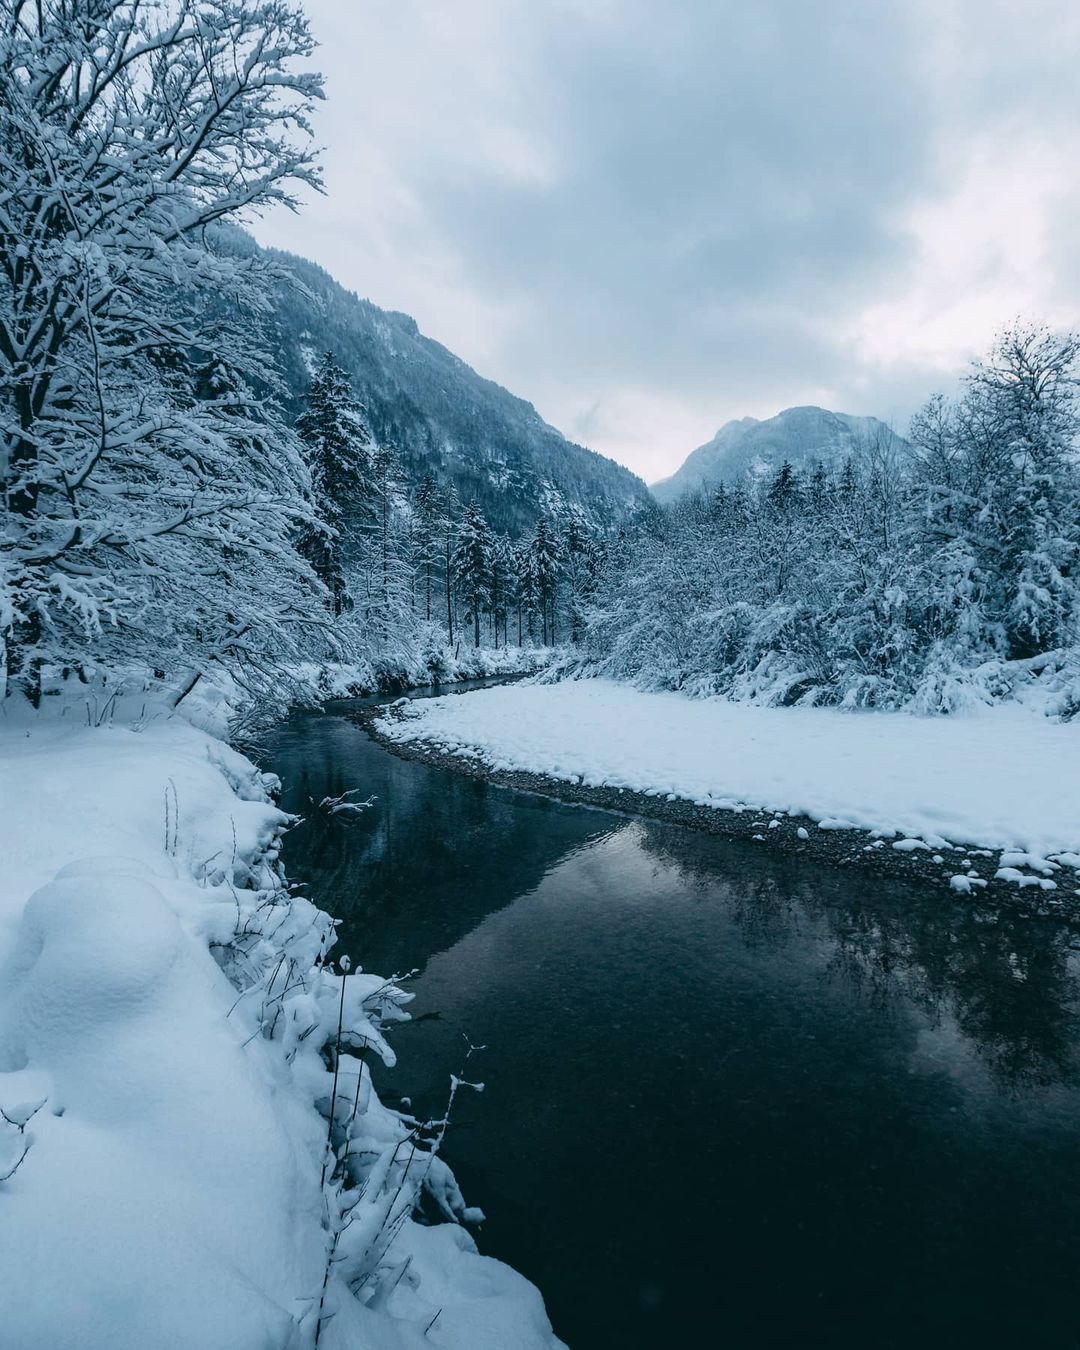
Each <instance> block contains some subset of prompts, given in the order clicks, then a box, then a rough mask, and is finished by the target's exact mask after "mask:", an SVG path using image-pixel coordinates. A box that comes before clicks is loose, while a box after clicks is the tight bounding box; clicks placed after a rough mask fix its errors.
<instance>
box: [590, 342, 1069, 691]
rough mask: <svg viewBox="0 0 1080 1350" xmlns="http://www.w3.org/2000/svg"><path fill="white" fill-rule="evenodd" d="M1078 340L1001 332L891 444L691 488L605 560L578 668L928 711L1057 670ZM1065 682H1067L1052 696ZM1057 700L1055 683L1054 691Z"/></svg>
mask: <svg viewBox="0 0 1080 1350" xmlns="http://www.w3.org/2000/svg"><path fill="white" fill-rule="evenodd" d="M1078 357H1080V340H1078V339H1077V337H1075V336H1074V335H1071V334H1067V333H1066V334H1060V333H1054V332H1050V331H1048V330H1046V329H1043V328H1040V327H1037V326H1031V325H1023V324H1018V325H1016V326H1014V327H1012V328H1010V329H1008V330H1007V331H1006V332H1004V333H1003V334H1002V335H1001V336H1000V337H999V339H998V341H997V342H996V344H995V346H994V348H993V350H992V352H991V354H990V355H989V357H988V358H987V359H986V360H984V361H982V362H979V363H978V364H977V365H975V367H974V368H973V369H972V371H971V373H970V375H969V377H968V378H967V379H966V381H965V383H964V386H963V388H962V390H961V393H960V395H959V397H958V398H956V399H955V400H952V401H949V400H946V399H945V398H943V397H939V398H935V399H933V400H932V401H931V402H930V403H929V404H928V405H927V406H926V407H925V408H924V409H923V410H922V411H921V412H920V413H919V415H918V416H917V417H916V418H915V419H914V421H913V424H912V427H911V431H910V436H909V442H908V447H907V448H905V443H904V442H902V441H900V440H899V439H898V438H896V437H893V436H887V437H886V436H881V437H879V438H876V439H871V440H869V441H867V442H866V443H865V444H864V445H863V446H862V447H861V448H860V451H859V453H858V454H857V455H856V456H853V457H852V458H850V459H849V460H847V461H846V462H845V463H843V464H841V465H839V466H837V465H832V466H828V465H825V464H817V465H815V466H811V467H810V468H809V469H804V470H803V471H802V472H798V471H796V469H795V468H794V467H793V466H792V465H791V464H790V463H785V464H783V465H781V466H780V468H779V469H778V470H776V471H775V472H774V473H773V474H772V475H770V476H768V477H766V478H764V479H763V480H748V481H746V482H743V483H739V484H735V485H732V486H721V487H718V488H717V489H716V490H715V491H712V492H703V493H698V494H696V495H693V496H691V497H689V498H687V499H684V500H683V501H682V502H680V503H678V504H677V505H676V506H674V507H673V508H671V509H669V510H668V511H666V512H664V513H663V514H662V515H661V517H660V518H659V521H658V522H657V523H655V524H651V525H648V526H646V527H643V528H641V529H639V530H637V531H636V532H633V533H632V534H631V535H630V536H628V537H626V538H625V539H624V540H623V541H622V543H621V545H620V547H619V548H618V550H616V551H615V552H613V553H612V555H611V556H610V557H609V558H608V560H607V565H606V566H605V568H604V569H603V571H602V573H601V576H600V578H599V580H598V583H597V586H596V591H595V599H594V602H593V603H592V605H591V606H590V609H589V613H588V623H587V628H586V633H585V650H584V655H583V656H582V658H581V661H580V663H579V664H581V665H583V666H584V667H585V668H587V669H590V670H593V671H602V672H606V673H608V674H612V675H615V676H618V677H622V678H630V679H633V680H635V681H638V682H639V683H643V684H646V685H651V686H654V687H661V688H676V689H686V690H688V691H690V692H695V693H726V694H732V695H735V696H737V697H750V698H755V699H762V700H766V701H773V702H780V703H797V702H823V703H839V704H843V705H845V706H854V707H899V706H910V707H914V708H917V709H921V710H925V711H936V712H949V711H955V710H958V709H959V708H961V707H964V706H965V705H967V704H969V703H971V702H984V701H993V700H995V699H997V698H1000V697H1004V696H1007V695H1008V694H1010V693H1012V692H1015V691H1016V689H1017V688H1018V687H1019V686H1020V685H1021V684H1025V683H1030V682H1031V681H1033V680H1035V679H1038V680H1040V681H1041V682H1042V686H1043V687H1044V688H1046V689H1047V690H1048V691H1050V692H1051V693H1052V694H1053V696H1054V697H1055V698H1056V699H1057V702H1056V704H1055V705H1054V706H1057V707H1059V708H1060V709H1062V710H1065V711H1068V710H1070V709H1071V708H1072V707H1073V705H1074V703H1075V702H1076V698H1077V692H1076V691H1080V670H1078V668H1077V665H1078V663H1077V653H1078V642H1080V637H1078V616H1080V585H1078V571H1077V561H1078V551H1080V470H1078V460H1077V438H1078V433H1080V418H1078V410H1077V387H1078V379H1080V369H1078V366H1080V362H1078ZM1070 690H1071V691H1073V692H1071V693H1070V692H1069V691H1070ZM1054 691H1056V692H1054Z"/></svg>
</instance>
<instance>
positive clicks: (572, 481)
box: [272, 252, 652, 535]
mask: <svg viewBox="0 0 1080 1350" xmlns="http://www.w3.org/2000/svg"><path fill="white" fill-rule="evenodd" d="M272 256H274V257H275V258H276V259H277V260H278V261H279V262H284V263H286V264H287V265H288V266H289V268H290V269H291V270H292V272H293V273H294V274H295V275H296V277H297V278H298V279H299V281H300V282H301V283H302V286H303V287H304V290H303V291H301V290H297V289H296V288H285V287H282V288H281V290H280V291H279V294H278V299H277V304H276V328H277V342H278V346H279V350H278V353H277V355H278V359H279V362H280V364H281V366H282V368H283V370H284V373H285V376H286V379H287V381H288V386H289V391H290V394H291V395H292V402H293V407H292V408H291V411H292V412H294V413H296V412H298V411H299V410H300V407H301V402H302V399H303V396H304V393H305V391H306V389H307V386H308V383H309V380H310V377H311V369H312V361H313V360H314V359H317V357H318V356H319V355H321V354H322V353H323V352H325V351H327V350H329V351H332V352H333V353H334V356H335V358H336V359H337V361H338V363H339V364H340V365H341V366H343V367H344V369H345V370H346V372H347V373H348V375H349V376H350V378H351V380H352V382H353V386H354V389H355V391H356V393H357V394H358V396H359V397H360V398H361V400H362V401H363V402H364V404H365V406H366V408H367V411H368V415H369V418H370V421H371V425H372V430H373V431H374V432H375V435H376V437H377V438H378V439H379V440H380V441H383V442H384V443H388V444H391V445H393V446H394V447H395V449H396V450H397V451H398V453H399V455H400V457H401V460H402V464H403V467H404V469H405V471H406V474H407V476H408V477H409V478H410V479H412V480H413V481H414V482H415V481H417V480H419V478H420V477H422V475H423V474H425V473H426V472H428V471H430V472H432V473H434V474H435V476H436V478H437V479H439V480H440V482H442V483H444V484H448V483H452V484H453V485H454V487H456V488H457V490H458V492H459V494H460V495H461V498H462V500H463V501H465V502H469V501H476V502H478V503H479V505H480V506H481V508H482V509H483V511H484V514H485V516H486V517H487V518H488V520H489V521H490V522H491V524H493V525H494V526H495V527H496V528H498V529H500V530H505V531H508V532H509V533H511V534H514V535H517V534H520V533H523V532H525V531H527V530H529V529H531V527H532V526H533V524H534V523H535V521H536V518H537V516H538V515H539V514H540V512H541V511H546V512H548V513H555V514H557V513H558V512H559V510H560V509H561V508H565V507H568V506H577V507H580V508H581V510H582V511H583V512H584V514H585V516H586V518H587V519H589V520H590V521H592V522H593V523H594V524H596V525H598V526H608V525H613V524H616V523H620V522H622V521H625V520H627V519H628V518H630V517H631V516H633V515H636V514H637V513H639V512H641V511H642V510H649V509H651V507H652V499H651V497H650V495H649V490H648V488H647V487H646V486H645V484H644V482H642V480H641V479H640V478H638V477H636V475H634V474H632V473H631V472H630V470H629V469H626V468H624V467H623V466H622V465H621V464H616V462H615V461H614V460H612V459H607V458H606V457H604V456H603V455H599V454H597V453H596V452H595V451H593V450H587V449H586V448H585V447H584V446H581V445H576V444H574V442H572V441H568V440H567V439H566V437H565V436H563V435H562V433H561V432H559V431H557V430H556V429H555V428H554V427H552V426H549V425H548V423H547V422H545V421H544V419H543V418H542V417H541V416H540V414H539V413H538V412H537V411H536V409H535V408H534V407H533V406H532V404H531V403H526V402H525V401H524V400H523V399H520V398H517V397H515V396H514V395H513V394H511V393H509V392H508V391H507V390H505V389H503V388H502V387H501V386H500V385H497V384H495V383H493V382H492V381H491V380H486V379H484V378H483V377H482V376H480V375H478V374H477V373H476V371H474V370H473V369H472V368H471V367H470V366H468V365H466V364H465V362H464V361H462V360H460V359H459V358H458V357H456V356H455V355H454V354H453V353H452V352H450V351H448V350H447V349H446V348H445V347H443V346H441V345H440V344H439V343H438V342H435V341H433V340H432V339H431V338H428V337H425V336H424V335H423V333H421V332H420V330H419V329H418V328H417V326H416V321H415V320H414V319H411V318H410V317H409V316H408V315H407V314H397V313H393V312H391V311H388V310H383V309H380V308H379V307H378V306H377V305H373V304H372V303H371V302H370V301H368V300H362V299H360V298H359V297H358V296H356V295H354V294H353V293H352V292H351V291H347V290H346V289H345V288H344V287H343V286H340V285H338V283H337V282H336V281H334V279H333V278H332V277H331V276H330V275H329V274H328V273H327V272H325V271H323V269H322V268H321V267H318V266H316V265H315V264H314V263H312V262H308V261H307V260H306V259H304V258H296V257H293V256H291V255H288V254H282V253H273V252H272ZM305 292H306V293H305Z"/></svg>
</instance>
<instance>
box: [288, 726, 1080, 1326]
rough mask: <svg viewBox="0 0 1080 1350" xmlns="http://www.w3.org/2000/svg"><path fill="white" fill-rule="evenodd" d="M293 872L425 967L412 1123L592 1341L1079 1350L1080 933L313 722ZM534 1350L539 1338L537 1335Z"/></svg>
mask: <svg viewBox="0 0 1080 1350" xmlns="http://www.w3.org/2000/svg"><path fill="white" fill-rule="evenodd" d="M267 767H269V768H272V769H273V770H274V771H275V772H277V773H279V774H280V775H281V776H282V777H283V778H284V779H285V783H286V790H285V795H284V801H283V804H284V806H285V807H286V809H288V810H293V811H298V812H301V813H303V812H306V811H308V810H309V807H310V800H311V799H315V800H316V801H317V800H319V799H320V798H322V797H324V796H327V795H336V794H338V793H340V792H342V791H344V790H345V789H347V788H353V787H358V788H360V789H361V790H362V794H363V795H364V796H367V795H369V794H374V795H375V797H376V801H375V803H374V805H373V806H372V807H371V808H370V810H368V811H367V812H366V813H364V814H363V815H362V816H359V817H351V818H347V819H343V818H341V817H336V818H334V819H333V820H329V821H328V820H327V819H326V818H325V817H320V816H313V817H312V818H311V819H310V820H309V822H308V823H307V824H305V825H303V826H301V827H300V828H298V829H297V830H295V831H294V832H293V833H292V834H290V835H289V837H288V841H287V847H286V863H287V866H288V868H289V872H290V876H291V877H292V879H293V880H294V881H300V880H303V881H306V882H309V883H310V888H311V891H310V893H311V894H312V896H313V897H314V898H315V899H317V900H318V901H319V902H320V903H321V904H322V905H323V906H324V907H325V908H327V909H329V910H330V911H331V912H332V913H334V914H335V915H337V916H338V917H340V918H341V919H342V920H343V921H344V922H343V924H342V928H341V944H340V948H339V950H343V951H347V952H350V953H351V954H352V955H353V957H354V958H355V959H356V960H359V961H360V962H362V964H363V965H364V966H365V967H366V968H367V969H370V970H375V971H379V972H380V973H386V974H390V973H393V972H395V971H407V970H411V969H413V968H417V969H418V970H419V974H418V976H417V977H416V978H415V979H414V980H413V981H412V984H411V987H412V988H413V989H414V990H415V993H416V996H417V997H416V1003H415V1004H414V1012H415V1013H416V1014H435V1016H424V1017H422V1018H420V1020H417V1021H416V1022H415V1023H413V1024H409V1025H405V1026H403V1027H401V1028H400V1029H398V1030H396V1031H395V1032H394V1037H393V1038H394V1042H395V1045H396V1047H397V1050H398V1055H399V1060H400V1063H399V1067H398V1068H397V1069H396V1070H395V1071H394V1072H393V1073H392V1074H390V1075H387V1076H386V1077H385V1078H384V1079H383V1081H382V1091H383V1093H384V1096H385V1097H386V1099H387V1100H388V1101H389V1102H390V1104H394V1102H395V1101H396V1098H397V1097H398V1096H401V1095H408V1096H410V1097H411V1098H412V1101H413V1107H414V1109H415V1110H417V1111H420V1112H424V1113H429V1112H430V1113H439V1112H440V1111H441V1106H442V1103H443V1101H444V1100H445V1093H446V1087H447V1080H448V1076H449V1074H450V1073H451V1072H453V1071H459V1070H460V1069H461V1067H462V1061H463V1055H464V1047H465V1038H466V1037H468V1038H469V1039H471V1040H472V1041H473V1042H476V1043H479V1044H484V1045H485V1046H486V1049H485V1050H484V1051H483V1052H482V1053H481V1054H479V1055H478V1056H476V1057H475V1058H474V1059H473V1061H472V1062H471V1063H470V1065H469V1076H470V1077H476V1078H482V1079H483V1080H484V1081H485V1083H486V1091H485V1092H484V1093H483V1094H482V1095H473V1094H465V1095H463V1096H462V1097H459V1107H458V1109H457V1111H456V1124H455V1126H454V1128H453V1130H452V1132H451V1134H450V1136H449V1139H448V1144H447V1149H446V1156H447V1158H448V1160H449V1161H450V1163H451V1164H452V1165H453V1166H454V1168H455V1170H456V1172H457V1174H458V1178H459V1180H460V1181H461V1183H462V1186H463V1188H464V1190H465V1193H466V1197H467V1199H468V1200H469V1202H470V1203H471V1204H474V1205H480V1206H482V1207H483V1208H484V1209H485V1210H486V1211H487V1213H488V1216H489V1219H488V1222H487V1223H486V1224H485V1225H484V1226H483V1229H482V1230H481V1232H480V1234H479V1241H480V1245H481V1248H482V1250H483V1251H485V1252H487V1253H489V1254H491V1255H494V1256H499V1257H501V1258H503V1259H504V1260H506V1261H509V1262H510V1263H511V1264H512V1265H514V1266H516V1267H517V1268H518V1269H519V1270H521V1271H522V1272H524V1273H525V1274H526V1275H527V1276H528V1277H529V1278H530V1279H532V1280H534V1281H535V1282H536V1283H537V1284H538V1285H539V1286H540V1288H541V1290H542V1291H543V1293H544V1296H545V1299H546V1301H547V1306H548V1311H549V1313H550V1315H551V1318H552V1321H553V1322H554V1324H555V1328H556V1330H557V1331H558V1332H559V1334H560V1335H561V1336H562V1337H563V1338H564V1339H565V1340H566V1341H567V1342H568V1343H569V1345H570V1346H571V1347H573V1350H609V1347H610V1350H637V1348H638V1347H641V1350H644V1348H645V1347H649V1350H666V1348H667V1347H701V1346H710V1347H711V1346H731V1347H766V1346H768V1347H772V1346H784V1347H800V1350H801V1348H803V1347H817V1346H822V1347H830V1348H831V1350H840V1348H843V1350H846V1348H847V1347H851V1348H852V1350H855V1347H858V1348H859V1350H868V1347H879V1346H880V1347H886V1346H890V1347H891V1346H895V1347H905V1350H906V1348H907V1347H939V1346H940V1347H946V1346H948V1347H967V1346H973V1347H981V1348H985V1347H997V1346H1024V1347H1028V1348H1030V1347H1055V1350H1062V1348H1064V1347H1073V1346H1080V1303H1078V1300H1077V1287H1078V1286H1077V1280H1078V1274H1080V1167H1078V1164H1080V1092H1078V1083H1080V1075H1078V1058H1080V1057H1078V1054H1077V1048H1078V1030H1080V1028H1078V1006H1077V993H1078V974H1080V966H1078V948H1080V939H1078V938H1077V937H1076V936H1075V935H1074V934H1072V933H1071V932H1070V931H1069V930H1068V929H1067V928H1065V927H1062V926H1058V925H1056V924H1053V923H1048V922H1043V921H1039V920H1033V919H1026V918H1023V917H1022V916H1021V915H1020V914H1019V913H1018V912H1017V911H1016V910H1008V909H998V908H995V907H994V906H990V905H984V906H983V907H981V908H978V907H975V906H973V905H972V904H970V903H967V902H964V901H962V900H958V899H956V898H954V897H952V896H951V895H950V894H948V893H946V892H944V891H941V892H933V893H931V892H922V891H917V890H911V889H909V888H907V887H905V886H902V885H898V884H891V883H888V882H884V881H879V880H874V879H871V878H865V877H857V876H853V875H847V874H844V873H843V872H840V871H835V870H829V869H824V868H815V867H812V866H807V865H805V864H797V863H795V862H794V861H789V860H786V859H783V858H779V857H774V856H770V855H768V854H766V853H765V852H764V850H762V849H761V846H760V845H756V846H755V845H746V844H739V843H732V842H728V841H724V840H719V839H712V838H707V837H703V836H699V835H695V834H692V833H689V832H685V831H682V830H679V829H678V828H675V827H668V826H664V825H659V824H653V823H642V822H640V821H634V820H629V819H624V818H621V817H619V816H615V815H610V814H607V813H604V812H599V811H595V810H588V809H585V808H580V807H570V806H562V805H559V804H557V803H554V802H550V801H546V800H543V799H540V798H536V797H530V796H527V795H524V794H520V793H515V792H510V791H507V790H505V789H501V788H493V787H489V786H487V785H485V784H483V783H480V782H477V781H475V780H473V779H470V778H466V777H462V776H459V775H456V774H452V773H447V772H444V771H440V770H434V769H430V768H427V767H426V766H423V765H419V764H415V763H409V762H406V761H403V760H401V759H398V758H396V757H394V756H392V755H390V754H389V753H387V752H386V751H384V750H382V749H381V748H380V747H378V746H377V745H375V744H374V742H372V741H371V740H370V739H369V738H368V736H367V735H366V734H365V732H364V731H363V730H362V729H361V728H360V727H358V726H357V725H356V724H355V722H353V721H351V720H350V717H349V705H344V704H343V705H337V707H336V709H335V711H334V712H332V713H327V714H314V713H300V714H297V715H295V716H294V717H293V718H292V719H291V720H290V721H289V722H288V723H287V724H286V725H285V726H283V727H282V728H280V729H279V731H278V732H277V733H276V735H275V737H274V741H273V744H272V745H271V747H270V753H269V756H268V760H267ZM507 1350H513V1347H507Z"/></svg>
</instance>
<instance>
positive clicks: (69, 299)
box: [0, 0, 321, 697]
mask: <svg viewBox="0 0 1080 1350" xmlns="http://www.w3.org/2000/svg"><path fill="white" fill-rule="evenodd" d="M311 50H312V41H311V37H310V35H309V32H308V27H307V23H306V20H305V19H304V17H303V15H302V14H301V13H300V11H299V10H298V9H297V8H295V7H294V6H292V5H290V4H288V3H283V2H282V0H267V2H266V3H258V0H254V2H252V3H244V2H242V0H162V3H159V4H155V5H141V4H138V3H133V2H132V0H127V2H125V0H63V2H62V3H61V0H40V3H36V4H24V3H18V2H16V3H9V4H8V5H7V7H6V16H5V18H4V20H3V22H2V24H0V493H2V494H3V498H4V502H5V507H6V511H5V517H4V521H3V527H2V533H0V633H2V635H3V655H4V673H5V676H6V678H7V681H8V686H9V687H12V686H14V685H18V686H21V687H22V688H23V689H25V690H26V691H27V692H28V693H29V694H30V695H31V697H36V695H37V691H38V689H39V681H40V670H41V666H42V664H43V663H49V662H57V663H60V664H77V663H80V662H86V661H93V660H99V659H119V660H131V659H134V660H139V659H143V658H151V657H152V659H153V663H154V664H157V665H170V666H173V667H180V666H187V667H189V668H190V669H192V670H193V671H194V672H195V673H196V674H197V673H198V672H199V671H200V670H202V669H204V668H206V666H207V663H208V662H210V661H228V662H229V663H230V664H231V665H232V666H233V668H234V669H236V670H246V671H247V672H248V674H249V675H250V674H252V672H253V670H254V668H255V667H256V666H258V665H259V663H260V662H261V661H262V659H263V658H264V657H266V656H267V655H272V654H273V653H275V652H280V653H282V654H288V653H289V652H290V651H292V652H294V653H295V651H296V650H297V642H298V638H297V634H298V633H299V632H300V631H301V629H302V625H303V623H304V622H306V621H307V616H308V615H309V613H310V611H311V608H312V605H311V598H312V596H313V594H314V588H315V587H316V586H317V583H316V582H315V580H314V578H313V577H312V575H311V573H310V571H309V569H308V568H307V567H306V565H305V564H304V563H303V562H302V561H301V559H300V558H299V556H298V554H297V553H296V550H295V548H294V547H293V540H294V539H295V537H296V534H297V532H298V530H299V529H300V528H301V527H302V526H303V524H304V522H305V521H306V520H309V519H310V516H311V514H312V513H311V511H310V508H309V507H308V505H307V501H308V500H309V483H308V476H307V473H306V470H305V466H304V462H303V458H302V456H301V454H300V453H299V449H298V446H297V444H296V442H295V439H294V438H293V437H292V436H291V435H290V433H289V432H288V431H287V429H286V428H285V427H284V426H283V425H282V423H281V420H280V419H279V418H278V417H277V415H276V414H275V412H274V410H273V408H272V407H271V406H270V405H268V404H267V403H266V401H265V400H261V399H258V398H256V397H255V396H254V394H253V393H252V390H253V389H254V388H255V387H256V384H257V382H262V383H263V384H265V383H266V381H267V380H269V381H270V382H271V384H272V382H273V373H272V364H271V363H270V362H269V361H268V359H267V356H266V353H265V351H264V350H263V349H262V345H261V342H260V318H261V315H262V313H263V312H264V310H265V299H264V296H265V285H266V283H267V282H268V281H269V280H270V276H269V273H270V272H272V271H273V267H272V265H271V264H268V263H266V262H264V261H262V260H260V259H257V258H254V257H252V256H251V255H249V254H246V253H245V252H244V250H242V249H239V248H237V247H236V246H235V243H234V241H233V239H232V237H231V236H230V235H229V233H228V232H227V230H225V229H224V228H223V227H222V224H223V222H228V221H230V220H243V219H244V218H246V217H247V216H250V215H251V214H252V213H253V212H257V211H260V210H262V209H264V208H266V207H268V206H271V205H273V204H281V203H284V204H292V203H293V194H294V191H295V189H296V187H297V185H299V184H304V183H306V184H311V185H317V183H318V175H317V170H316V168H315V165H314V161H313V158H312V151H311V150H310V148H308V144H307V135H306V132H307V122H306V116H307V111H308V109H309V107H310V105H311V102H312V100H313V99H315V98H316V97H318V96H319V94H320V86H319V81H318V78H317V77H316V76H314V75H311V74H307V73H304V71H303V64H304V61H305V58H307V57H308V56H309V54H310V52H311ZM212 362H220V363H221V368H222V369H227V370H228V372H229V379H228V381H227V385H223V386H222V387H221V388H220V389H216V388H215V385H214V381H213V380H211V381H210V382H209V383H208V382H206V381H205V380H203V381H202V382H200V380H199V378H198V372H200V371H203V372H205V371H206V369H207V367H208V365H210V364H211V363H212ZM316 608H321V605H319V604H318V603H316ZM193 678H194V676H193Z"/></svg>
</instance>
